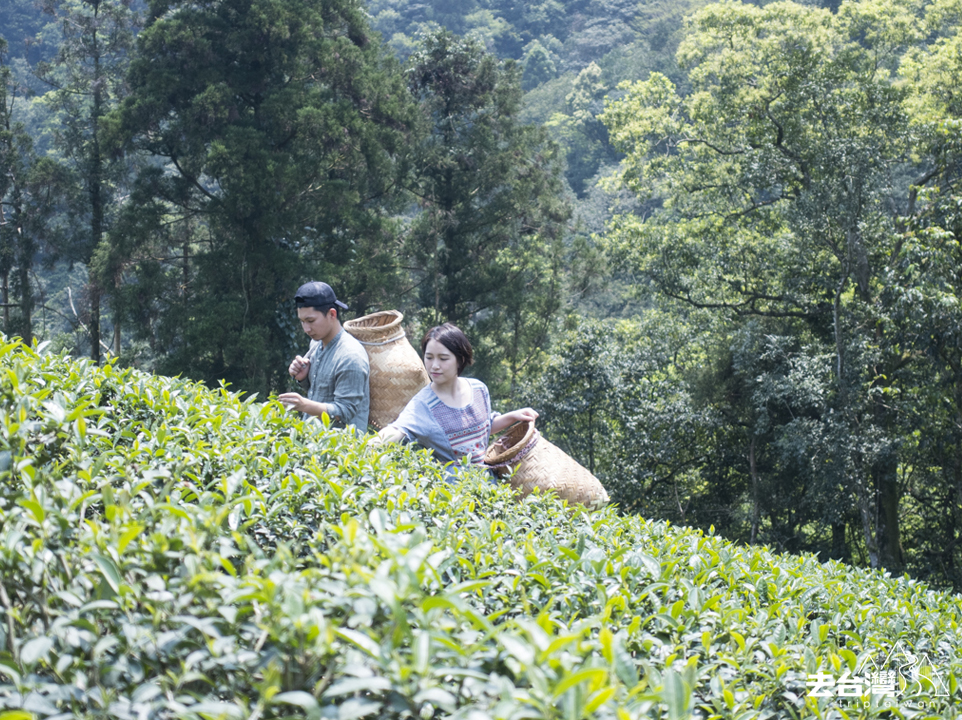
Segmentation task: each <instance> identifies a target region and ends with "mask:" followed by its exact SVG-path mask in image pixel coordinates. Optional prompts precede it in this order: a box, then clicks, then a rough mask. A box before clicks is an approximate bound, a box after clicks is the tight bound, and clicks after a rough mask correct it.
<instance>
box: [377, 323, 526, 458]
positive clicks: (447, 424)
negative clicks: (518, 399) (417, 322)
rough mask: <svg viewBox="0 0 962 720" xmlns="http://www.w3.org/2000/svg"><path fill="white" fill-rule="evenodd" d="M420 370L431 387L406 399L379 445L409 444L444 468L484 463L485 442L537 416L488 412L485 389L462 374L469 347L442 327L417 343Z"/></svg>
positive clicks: (462, 338)
mask: <svg viewBox="0 0 962 720" xmlns="http://www.w3.org/2000/svg"><path fill="white" fill-rule="evenodd" d="M421 353H422V355H423V357H424V367H425V369H426V370H427V371H428V376H429V377H430V378H431V384H430V385H428V386H427V387H425V388H424V389H423V390H421V391H420V392H419V393H418V394H417V395H415V396H414V397H413V398H411V401H410V402H409V403H408V404H407V405H406V406H405V407H404V409H403V410H402V411H401V414H400V415H399V416H398V419H397V420H395V421H394V422H393V423H391V424H390V425H388V426H387V427H385V428H384V429H383V430H381V432H380V433H378V437H379V438H380V439H381V440H382V441H401V440H409V441H410V440H414V441H416V442H418V443H419V444H420V445H423V446H424V447H426V448H428V449H430V450H431V451H433V452H434V456H435V457H436V458H437V459H438V460H440V461H441V462H443V463H449V462H460V461H461V458H464V457H467V458H468V459H469V461H470V462H471V463H472V464H478V463H482V462H484V453H485V451H486V450H487V449H488V438H489V437H490V436H491V434H492V433H498V432H501V431H502V430H504V429H505V428H507V427H509V426H511V425H513V424H514V423H516V422H521V421H523V420H534V419H535V418H537V417H538V413H537V412H535V411H534V410H532V409H531V408H522V409H521V410H514V411H512V412H509V413H505V414H504V415H501V414H500V413H496V412H492V411H491V397H490V395H488V388H487V387H486V386H485V384H484V383H483V382H481V381H480V380H475V379H474V378H463V377H461V373H462V372H464V369H465V368H466V367H468V365H471V364H472V363H473V362H474V353H473V351H472V349H471V343H470V342H468V338H467V337H466V336H465V334H464V333H463V332H461V330H459V329H458V328H457V327H455V326H454V325H452V324H451V323H445V324H444V325H438V326H437V327H433V328H431V329H430V330H428V332H427V333H426V334H425V336H424V339H423V340H421Z"/></svg>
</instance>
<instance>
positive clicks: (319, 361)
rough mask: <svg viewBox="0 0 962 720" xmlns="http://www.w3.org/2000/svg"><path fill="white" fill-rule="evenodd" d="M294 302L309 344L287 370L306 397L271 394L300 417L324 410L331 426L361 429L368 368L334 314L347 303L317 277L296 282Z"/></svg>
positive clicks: (365, 411) (367, 402)
mask: <svg viewBox="0 0 962 720" xmlns="http://www.w3.org/2000/svg"><path fill="white" fill-rule="evenodd" d="M294 304H295V305H296V306H297V317H298V319H299V320H300V321H301V328H302V329H303V330H304V332H305V333H307V335H308V336H309V337H310V338H311V347H310V350H309V351H308V353H307V355H306V356H305V357H302V356H300V355H298V356H297V357H295V358H294V361H293V362H292V363H291V366H290V368H288V372H289V373H290V374H291V377H293V378H294V379H295V380H297V382H298V384H299V385H300V386H301V387H302V388H304V389H305V390H307V397H304V396H303V395H301V394H300V393H296V392H290V393H282V394H281V395H278V397H277V399H278V400H280V401H281V402H282V403H284V405H286V406H287V407H288V408H290V409H291V410H296V411H298V412H301V413H304V414H305V416H313V417H320V416H321V415H322V414H323V413H327V414H328V416H329V417H330V418H331V420H332V421H334V424H335V426H336V427H345V426H353V427H355V428H357V430H358V431H359V432H361V433H364V432H367V416H368V411H369V410H370V404H371V396H370V387H369V385H368V376H369V375H370V372H371V370H370V364H369V363H368V359H367V352H366V351H365V350H364V347H363V346H362V345H361V343H359V342H358V341H357V340H355V339H354V338H353V337H351V336H350V335H349V334H348V333H346V332H344V329H343V328H342V327H341V317H340V314H341V311H342V310H347V305H345V304H344V303H342V302H341V301H340V300H338V299H337V296H336V295H335V294H334V291H333V290H332V289H331V286H330V285H328V284H327V283H323V282H309V283H306V284H304V285H301V286H300V287H299V288H298V289H297V294H296V295H295V296H294Z"/></svg>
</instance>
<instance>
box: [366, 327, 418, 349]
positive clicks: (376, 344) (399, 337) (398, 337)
mask: <svg viewBox="0 0 962 720" xmlns="http://www.w3.org/2000/svg"><path fill="white" fill-rule="evenodd" d="M405 337H407V335H405V333H404V330H403V329H402V330H401V334H400V335H395V336H394V337H390V338H388V339H387V340H382V341H381V342H364V341H363V340H358V342H359V343H361V345H366V346H368V347H380V346H381V345H390V344H391V343H393V342H397V341H398V340H403V339H404V338H405Z"/></svg>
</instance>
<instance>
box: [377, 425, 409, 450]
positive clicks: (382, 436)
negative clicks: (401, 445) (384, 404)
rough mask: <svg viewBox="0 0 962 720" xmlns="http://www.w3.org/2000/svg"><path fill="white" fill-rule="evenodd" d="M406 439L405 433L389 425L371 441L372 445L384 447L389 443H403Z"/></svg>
mask: <svg viewBox="0 0 962 720" xmlns="http://www.w3.org/2000/svg"><path fill="white" fill-rule="evenodd" d="M404 438H405V435H404V433H403V432H402V431H401V430H399V429H398V428H396V427H394V426H393V425H388V426H387V427H386V428H384V429H383V430H381V431H380V432H379V433H378V434H377V435H375V436H374V439H373V440H372V441H371V444H372V445H382V444H384V443H389V442H402V441H403V440H404Z"/></svg>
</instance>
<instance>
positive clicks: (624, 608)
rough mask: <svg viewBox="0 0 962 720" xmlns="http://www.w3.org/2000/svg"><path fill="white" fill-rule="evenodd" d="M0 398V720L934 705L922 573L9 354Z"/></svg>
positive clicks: (943, 630) (681, 713)
mask: <svg viewBox="0 0 962 720" xmlns="http://www.w3.org/2000/svg"><path fill="white" fill-rule="evenodd" d="M0 396H2V403H0V413H2V417H0V420H2V434H0V576H2V577H0V580H2V584H0V590H2V592H0V616H2V617H0V681H2V685H0V720H20V719H21V718H30V717H38V718H41V717H42V718H67V717H82V718H94V717H98V718H100V717H104V718H107V717H110V718H138V719H139V718H173V717H177V718H235V717H236V718H257V719H260V718H282V717H308V718H339V719H341V720H348V719H349V718H361V717H379V718H381V717H388V718H405V717H411V718H425V719H426V718H430V717H434V716H438V717H441V716H444V717H449V716H450V717H457V718H465V719H467V718H471V719H472V720H473V719H475V718H478V719H480V718H581V717H596V718H619V719H621V718H640V717H670V718H682V717H689V716H697V717H704V718H729V717H730V718H735V717H738V718H767V717H786V718H796V717H802V716H818V717H843V716H845V717H853V716H859V717H890V716H899V717H909V716H912V717H917V716H918V717H924V716H928V717H958V716H959V712H958V709H957V706H958V701H959V689H958V678H959V677H960V674H962V661H960V657H959V648H960V641H959V623H960V619H962V602H960V600H959V598H958V597H957V596H951V595H946V594H942V593H938V592H935V591H933V590H931V589H929V588H928V587H926V586H925V585H924V584H921V583H917V582H914V581H911V580H906V579H902V578H891V577H888V576H885V575H882V574H880V573H876V572H869V571H864V570H859V569H853V568H850V567H846V566H844V565H840V564H837V563H827V564H820V563H819V562H818V561H817V559H816V558H814V557H812V556H787V555H776V554H773V553H771V552H769V551H768V550H766V549H764V548H755V547H752V548H741V547H736V546H733V545H732V544H730V543H727V542H724V541H722V540H720V539H719V538H716V537H714V536H712V535H711V534H708V535H704V534H702V533H699V532H695V531H692V530H689V529H685V528H679V527H673V526H670V525H669V524H667V523H661V522H652V521H648V520H645V519H643V518H640V517H634V516H626V517H619V516H618V514H617V513H616V512H614V510H613V509H606V510H604V511H601V512H596V513H588V512H586V511H584V510H581V509H578V508H568V507H566V506H565V505H564V504H563V503H562V502H560V501H559V500H557V499H556V498H555V497H553V496H537V495H535V496H531V497H529V498H528V499H527V500H525V501H523V502H519V501H518V500H517V499H515V498H514V496H513V495H512V494H511V492H510V491H509V489H508V488H506V487H504V486H496V485H493V484H491V483H489V482H488V481H487V479H486V476H485V475H484V474H483V473H481V472H480V471H477V470H465V471H463V472H462V474H461V476H462V480H461V481H460V482H459V483H457V484H451V483H447V482H445V480H444V475H443V473H442V471H441V469H440V468H439V467H438V466H437V465H436V464H435V463H434V462H433V461H432V460H431V459H430V457H429V456H428V455H427V453H426V452H421V451H415V450H413V449H412V448H400V447H396V446H391V447H372V446H370V444H369V443H368V439H367V438H362V439H357V438H355V437H353V436H352V435H350V434H347V433H345V432H341V431H337V430H332V429H329V428H325V427H321V426H319V425H317V424H316V423H303V422H301V421H300V420H297V419H295V418H293V417H292V416H290V415H288V414H287V413H285V411H284V410H283V409H282V407H281V406H280V405H279V404H277V403H276V402H273V401H269V402H265V403H260V402H256V401H254V400H253V399H248V400H241V399H240V398H238V397H237V396H236V395H234V394H232V393H230V392H228V391H227V390H226V389H224V388H221V389H219V390H213V391H212V390H208V389H205V388H204V387H202V386H199V385H196V384H193V383H190V382H187V381H184V380H179V379H170V378H163V377H152V376H148V375H144V374H142V373H138V372H136V371H134V370H119V369H117V368H116V367H114V366H111V365H105V366H103V367H99V368H98V367H95V366H93V365H91V364H89V363H88V362H85V361H73V360H68V359H67V358H65V357H63V356H56V355H44V354H42V353H39V352H38V351H36V350H34V349H30V348H27V347H25V346H23V345H22V344H20V343H19V342H11V341H3V342H2V343H0ZM900 663H901V665H904V666H905V667H904V668H899V664H900ZM890 671H891V672H895V673H901V674H896V675H895V682H896V683H897V684H896V685H894V686H891V688H890V689H891V690H892V692H893V693H894V697H891V698H888V699H886V698H884V697H883V696H881V695H880V694H879V693H877V692H876V693H875V694H873V693H872V692H871V688H868V687H865V688H863V689H864V690H865V693H864V697H854V696H853V697H847V696H845V695H844V692H846V691H851V689H852V688H853V687H855V686H854V685H853V678H856V677H858V678H861V677H866V678H869V679H870V680H871V679H872V675H873V674H875V675H876V678H875V679H877V680H886V681H891V680H892V678H891V677H889V676H888V675H886V674H885V673H888V672H890ZM819 674H820V679H822V680H824V681H826V682H829V681H830V685H831V688H830V692H829V693H828V694H829V695H830V696H829V697H818V696H817V695H819V694H825V693H822V692H819V687H818V686H815V685H814V684H810V683H813V677H814V676H819ZM814 679H819V677H815V678H814ZM876 689H879V688H876Z"/></svg>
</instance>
